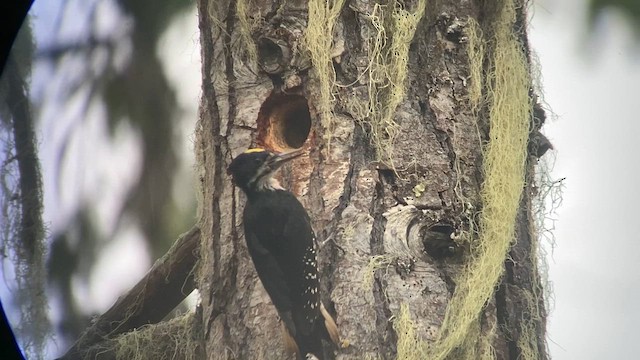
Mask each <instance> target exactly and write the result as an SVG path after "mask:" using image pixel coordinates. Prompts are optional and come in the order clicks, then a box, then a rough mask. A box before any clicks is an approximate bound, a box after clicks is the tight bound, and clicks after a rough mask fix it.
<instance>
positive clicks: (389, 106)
mask: <svg viewBox="0 0 640 360" xmlns="http://www.w3.org/2000/svg"><path fill="white" fill-rule="evenodd" d="M426 4H427V2H426V0H419V1H418V2H417V3H416V4H415V9H413V11H410V10H407V9H406V8H405V5H404V4H403V3H401V2H398V1H392V2H391V3H390V4H388V5H381V4H375V5H374V6H373V8H372V10H371V13H370V14H368V15H367V16H366V18H367V19H368V20H369V22H370V23H369V25H370V31H371V34H370V36H368V37H367V41H366V44H365V46H366V49H367V58H368V61H369V63H368V66H367V68H366V71H365V74H363V76H364V77H366V83H367V86H368V91H367V93H368V99H367V100H368V101H367V102H366V103H365V104H362V103H360V101H359V100H358V99H352V100H347V105H348V106H349V108H350V112H351V113H353V114H355V115H356V116H357V119H358V120H359V121H361V122H362V123H363V124H365V125H367V126H366V127H365V128H366V129H367V130H368V133H369V136H370V138H371V142H372V144H373V146H374V147H375V149H376V156H377V158H378V160H380V161H383V162H386V163H388V164H389V165H390V166H391V167H393V160H392V150H393V144H394V140H395V138H396V135H397V132H398V124H397V123H396V121H395V119H394V117H395V112H396V109H397V107H398V105H400V103H401V102H402V101H404V99H405V95H406V79H407V74H408V72H407V64H408V62H409V47H410V45H411V42H412V41H413V37H414V35H415V32H416V28H417V26H418V24H419V23H420V20H421V19H422V17H423V16H424V12H425V8H426Z"/></svg>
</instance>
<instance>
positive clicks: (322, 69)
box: [304, 0, 344, 145]
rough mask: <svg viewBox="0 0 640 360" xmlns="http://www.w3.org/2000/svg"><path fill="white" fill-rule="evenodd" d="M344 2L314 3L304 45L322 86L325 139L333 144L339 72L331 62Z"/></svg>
mask: <svg viewBox="0 0 640 360" xmlns="http://www.w3.org/2000/svg"><path fill="white" fill-rule="evenodd" d="M343 5H344V0H310V1H309V23H308V25H307V30H306V31H305V34H304V44H305V45H306V48H307V49H308V50H309V53H310V57H311V62H312V63H313V67H314V74H315V75H316V77H317V79H318V82H319V86H318V91H319V95H320V98H319V99H318V102H317V105H316V106H317V107H318V109H317V110H318V113H319V116H320V121H321V122H322V124H323V126H324V128H325V140H326V141H327V144H328V145H329V144H330V143H331V133H332V131H333V106H332V103H333V99H334V87H335V82H336V72H335V69H334V68H333V63H332V59H331V47H332V45H333V28H334V26H335V24H336V20H337V18H338V16H339V15H340V10H342V6H343Z"/></svg>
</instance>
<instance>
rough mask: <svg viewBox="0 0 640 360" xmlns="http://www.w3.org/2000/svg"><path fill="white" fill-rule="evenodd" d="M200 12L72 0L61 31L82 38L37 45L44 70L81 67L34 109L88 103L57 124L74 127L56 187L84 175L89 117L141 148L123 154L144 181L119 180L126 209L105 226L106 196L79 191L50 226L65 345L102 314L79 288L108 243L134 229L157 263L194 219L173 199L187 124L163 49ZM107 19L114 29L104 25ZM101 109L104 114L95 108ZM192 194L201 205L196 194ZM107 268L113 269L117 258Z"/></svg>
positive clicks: (150, 0) (63, 147) (173, 1)
mask: <svg viewBox="0 0 640 360" xmlns="http://www.w3.org/2000/svg"><path fill="white" fill-rule="evenodd" d="M193 7H194V3H193V2H189V1H183V0H163V1H158V0H91V1H84V2H83V1H80V0H65V1H62V2H61V6H60V8H59V9H60V10H59V12H58V14H57V16H58V17H57V19H56V20H55V21H56V22H57V27H58V29H54V30H55V31H59V32H58V34H63V33H64V32H65V24H66V23H69V22H76V23H82V22H84V23H85V25H84V26H82V27H80V30H81V31H82V32H81V33H77V34H76V36H70V37H64V36H60V37H58V38H57V39H59V40H54V41H51V42H48V44H47V45H45V46H39V47H38V51H37V55H36V64H37V65H39V66H44V67H49V68H52V69H54V70H53V71H54V72H55V71H56V70H55V69H60V70H61V72H62V73H68V71H69V68H68V67H67V66H68V64H70V63H71V64H73V65H72V68H73V70H72V76H69V77H68V78H67V81H65V82H64V84H63V86H61V87H60V88H58V89H56V94H55V96H49V97H46V98H45V99H44V101H42V102H37V101H36V102H35V104H36V106H38V107H40V108H44V107H47V106H49V104H47V101H50V99H51V100H53V101H60V100H62V101H74V99H82V100H75V101H78V102H79V103H80V104H79V105H78V104H76V105H75V106H79V107H80V111H76V112H75V113H74V115H72V116H70V117H71V119H68V121H64V120H62V119H55V122H56V124H55V126H56V127H57V126H59V123H65V122H66V123H67V128H66V131H65V132H64V133H63V134H62V135H61V136H62V138H61V140H60V141H59V142H58V144H60V146H58V147H57V149H56V150H57V153H56V154H55V155H54V156H55V157H54V161H55V163H56V164H57V166H56V168H57V169H58V171H57V173H56V174H55V175H54V176H55V181H57V185H56V186H57V188H59V189H60V191H61V192H64V191H65V190H63V189H62V188H63V187H68V186H69V184H68V183H67V180H68V179H69V177H74V176H78V174H77V173H76V174H73V172H74V171H75V172H82V171H84V170H83V169H81V168H80V169H78V168H76V169H75V170H71V171H68V170H69V167H66V164H65V163H67V164H68V162H67V161H69V159H70V157H71V156H72V155H71V154H70V152H71V151H77V150H78V148H77V147H73V145H74V143H75V141H77V140H74V137H82V136H83V134H82V133H81V132H82V131H81V130H80V129H81V128H82V127H83V124H82V123H83V122H85V121H87V120H88V118H89V117H96V116H97V117H100V118H101V119H100V121H103V122H105V123H106V124H107V125H108V129H109V132H108V133H109V135H110V136H111V137H112V139H111V141H112V142H114V144H116V146H117V143H118V139H117V136H116V135H117V133H118V129H119V128H124V129H126V130H125V131H131V132H133V133H135V134H136V143H137V146H136V149H135V151H136V152H139V154H138V155H135V154H131V158H129V157H127V156H126V155H125V156H120V157H119V161H127V160H128V159H132V160H133V159H136V158H138V159H140V160H139V161H133V163H134V164H136V165H137V167H138V168H137V169H133V170H132V171H133V172H134V173H137V178H134V179H133V181H131V182H130V184H128V186H126V185H127V184H126V181H125V184H121V185H122V186H125V187H126V188H125V189H124V196H123V198H122V199H121V203H119V204H118V203H116V204H115V207H114V208H113V211H114V212H115V214H112V215H110V216H112V218H113V219H114V221H113V222H111V223H109V224H105V222H104V219H101V218H100V217H99V214H100V210H99V209H97V208H98V206H100V204H97V203H96V202H97V201H100V198H101V196H102V197H103V198H104V196H105V194H94V195H96V196H95V197H94V198H92V196H91V195H92V194H90V193H89V194H84V195H81V194H79V195H77V196H79V197H80V198H81V199H80V201H79V202H78V205H77V207H76V208H75V209H74V210H73V214H72V215H71V216H70V217H69V218H68V220H67V221H66V223H64V224H60V226H59V227H58V226H56V228H54V229H52V230H53V231H52V233H51V234H50V235H51V241H50V254H49V257H48V258H49V261H48V263H47V274H48V281H49V288H50V290H52V291H51V294H52V295H50V296H54V297H56V299H52V302H53V303H54V304H55V305H56V307H57V309H56V311H57V312H59V315H58V316H56V317H57V318H58V319H59V321H57V322H56V323H55V324H54V325H55V330H56V332H57V336H56V338H58V339H60V340H58V341H59V342H62V343H61V344H58V345H59V346H60V347H61V348H62V349H64V348H66V346H67V345H68V344H69V342H72V341H74V340H75V339H77V337H78V336H79V335H80V333H81V332H82V330H84V329H85V328H86V327H87V325H88V324H89V321H90V317H91V316H92V315H96V314H92V313H91V311H92V310H93V311H95V308H94V309H92V307H91V306H87V304H83V303H82V302H85V301H89V300H88V297H87V296H86V290H84V291H83V290H80V289H79V288H78V287H79V286H78V284H84V285H85V286H89V282H90V281H91V280H92V271H93V270H94V266H95V264H96V262H97V261H98V257H99V256H100V255H101V252H102V250H103V249H104V248H105V247H106V246H107V245H108V244H109V243H110V242H112V241H114V240H116V238H117V237H118V236H122V232H123V230H124V231H126V228H127V227H129V228H131V227H133V228H136V229H137V231H139V233H141V235H142V238H143V239H144V241H145V242H146V249H147V250H148V251H149V253H150V258H151V259H157V258H158V257H160V256H161V255H162V254H164V253H165V251H166V250H167V249H168V248H169V247H170V245H171V243H172V242H173V240H175V238H176V237H177V235H178V234H180V233H181V232H183V231H185V230H187V229H188V228H189V226H190V225H191V224H192V223H193V222H194V221H195V204H193V202H192V204H191V205H193V206H191V207H189V208H187V209H184V208H180V207H179V206H178V204H176V202H177V201H180V200H182V201H184V199H178V200H176V199H175V198H174V196H175V195H176V192H175V191H174V185H175V182H176V181H177V180H176V176H177V175H182V176H184V175H185V174H184V173H179V172H178V171H177V170H178V167H179V164H178V161H179V155H178V154H177V152H178V151H179V145H180V144H177V141H181V140H180V139H177V136H176V135H177V134H179V131H178V129H177V128H178V127H180V126H181V122H180V119H181V109H180V107H179V104H178V101H177V99H176V90H175V88H174V86H176V84H172V83H171V82H170V81H169V79H168V78H167V75H166V73H165V71H164V68H163V63H162V61H163V59H162V58H161V55H160V52H159V49H158V45H159V39H160V38H161V36H162V35H163V33H164V32H165V31H166V30H167V28H168V27H169V26H170V24H171V22H172V21H173V20H174V19H175V18H176V17H178V16H180V15H184V13H185V12H187V11H189V10H192V9H193ZM105 22H107V23H110V24H115V26H113V25H111V26H109V25H106V26H105V25H104V24H102V25H101V23H105ZM195 31H196V30H195V29H192V30H191V33H188V34H185V41H189V40H190V39H191V35H192V34H193V33H194V32H195ZM198 70H199V69H198ZM45 91H46V90H45ZM96 103H97V104H99V105H96ZM94 107H97V109H99V110H102V111H91V109H92V108H94ZM41 113H42V112H41ZM54 117H55V116H54ZM43 120H44V121H47V120H46V119H43ZM121 125H124V127H121ZM49 126H54V125H53V124H48V125H45V124H42V125H41V128H43V129H44V128H47V127H49ZM80 141H82V140H80ZM182 141H186V139H183V140H182ZM84 146H92V145H91V144H85V145H84ZM80 151H82V149H80ZM92 153H94V152H93V151H90V152H89V154H92ZM101 160H102V159H101V158H99V157H98V158H96V159H93V158H91V155H89V156H86V157H84V161H86V162H87V163H86V164H84V165H80V167H82V166H88V167H90V166H92V165H97V166H100V164H97V163H93V161H101ZM80 176H81V177H82V175H80ZM187 176H188V175H187ZM189 180H190V179H187V181H189ZM116 186H117V185H116ZM93 189H96V188H93ZM192 191H193V187H192ZM177 194H178V195H181V193H177ZM182 195H183V196H184V194H183V193H182ZM107 197H108V195H107ZM190 197H191V198H192V199H193V198H194V197H193V194H191V195H190ZM111 256H113V255H111ZM140 260H141V261H143V262H144V259H140ZM106 263H107V265H106V266H107V267H108V266H109V264H108V263H109V259H106ZM133 280H135V281H137V280H138V279H133ZM102 285H105V286H108V284H102ZM92 286H101V285H100V284H98V285H92ZM83 292H84V296H83ZM87 311H90V312H87Z"/></svg>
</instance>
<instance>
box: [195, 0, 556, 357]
mask: <svg viewBox="0 0 640 360" xmlns="http://www.w3.org/2000/svg"><path fill="white" fill-rule="evenodd" d="M525 5H526V4H525V3H523V2H522V0H506V1H499V0H470V1H452V0H439V1H427V2H424V1H393V0H392V1H387V2H384V1H383V2H381V3H376V2H374V1H367V0H352V1H346V2H345V3H344V4H342V3H341V1H337V0H333V1H331V0H329V1H324V0H323V1H318V0H311V1H309V2H307V1H301V0H300V1H281V0H274V1H268V0H252V1H249V0H235V1H224V0H220V1H219V0H198V8H199V27H200V33H201V47H202V59H203V63H202V76H203V85H202V100H201V106H200V119H199V123H198V125H197V129H196V135H197V140H196V153H197V159H198V163H199V179H200V185H201V193H202V195H201V214H200V216H201V217H200V219H201V220H200V224H199V226H200V228H201V231H202V248H201V251H200V254H201V259H200V264H199V266H200V267H199V270H198V276H197V283H198V285H197V286H198V288H199V289H200V293H201V297H202V312H201V315H202V331H203V336H204V342H205V343H204V344H205V346H204V348H205V353H206V354H207V358H209V359H283V358H285V355H284V350H283V343H282V339H281V337H280V334H279V330H276V329H279V324H278V321H279V320H278V318H277V315H276V312H275V309H274V308H273V306H272V305H271V303H270V300H269V298H268V296H267V294H266V292H265V291H264V289H263V288H262V285H261V284H260V283H259V281H258V278H257V276H256V274H255V270H254V268H253V265H252V263H251V261H250V258H249V256H248V253H247V249H246V246H245V243H244V238H243V234H242V217H241V214H242V207H243V204H244V198H243V196H242V195H241V193H240V192H239V191H238V190H237V189H234V188H233V186H232V184H231V181H230V178H229V177H228V175H227V174H226V166H227V165H228V163H229V162H230V161H231V159H232V158H233V157H235V156H236V155H238V154H239V153H240V152H242V151H243V150H245V149H246V148H248V147H250V146H263V147H268V148H271V149H274V150H278V151H284V150H288V149H293V148H300V147H303V148H305V149H308V153H309V155H308V156H305V157H303V158H301V159H299V160H297V161H296V162H295V164H293V165H290V166H289V167H288V168H286V169H285V170H284V171H283V175H282V180H283V183H284V184H285V185H286V187H288V188H290V189H292V191H294V192H295V193H296V194H297V195H298V197H299V198H300V199H301V201H302V202H303V204H304V205H305V206H306V208H307V209H308V211H309V213H310V215H311V218H312V219H313V223H314V228H315V231H316V233H317V235H318V239H320V241H321V243H322V244H321V247H320V251H319V264H320V269H321V274H322V284H323V288H322V293H323V298H324V302H325V304H326V305H327V307H328V309H329V310H330V312H332V313H333V314H335V317H336V320H337V323H338V327H339V329H340V331H341V334H342V336H343V338H345V339H346V340H348V341H349V343H350V346H348V347H346V348H344V349H337V350H335V353H333V352H332V355H331V356H332V357H335V358H336V359H365V358H371V359H377V358H380V359H392V358H396V357H398V358H404V359H418V358H427V357H429V358H451V359H457V358H469V359H475V358H498V359H520V358H526V359H538V358H539V359H544V358H546V357H547V355H546V347H545V331H544V329H545V310H544V301H543V298H542V290H541V284H540V280H539V276H538V273H537V269H536V264H537V259H536V254H535V249H536V241H535V230H534V229H533V227H532V220H531V218H532V210H531V198H530V196H531V194H532V191H530V190H531V189H530V187H531V186H532V181H531V180H532V174H533V166H534V163H535V159H534V158H533V157H531V156H528V155H527V154H526V151H527V150H526V139H525V143H524V150H522V151H524V152H523V154H524V155H523V157H522V161H520V160H518V159H516V161H515V164H516V165H518V166H515V168H514V169H515V170H514V171H515V172H518V171H521V172H522V176H520V177H519V178H521V179H520V180H521V181H522V183H521V184H520V185H519V187H518V189H519V190H518V194H517V196H516V198H515V200H516V204H515V205H514V206H515V208H514V209H518V210H517V218H516V214H515V212H514V213H513V216H511V217H509V216H506V217H505V218H502V219H499V220H500V221H501V222H503V223H504V224H506V226H507V228H509V229H511V230H509V229H507V230H506V231H507V233H509V231H510V234H511V237H510V238H509V239H508V241H507V243H505V244H506V247H504V250H501V251H495V252H494V253H495V254H494V255H495V256H497V260H492V261H494V262H495V261H497V264H498V265H499V266H497V267H496V269H495V271H494V273H495V274H497V275H496V277H495V281H494V280H493V278H491V277H488V278H487V279H486V281H487V284H483V285H486V288H488V289H489V290H490V292H489V293H487V294H486V296H485V294H484V293H482V291H484V290H479V289H477V288H476V287H474V286H471V285H470V287H469V288H465V287H464V286H461V285H460V282H461V281H463V280H464V279H466V278H468V277H472V276H473V274H469V272H473V271H474V269H476V268H474V266H476V265H474V260H473V259H484V258H482V256H484V255H486V254H484V255H483V253H482V250H481V248H482V246H483V245H482V244H481V242H482V241H484V240H485V239H490V240H491V239H493V237H492V235H491V234H488V233H486V232H487V230H486V228H485V227H486V226H487V225H486V224H483V221H485V218H486V217H485V215H486V213H487V212H488V211H490V209H488V208H489V207H491V206H492V205H491V204H489V205H491V206H488V205H487V204H485V203H484V202H485V201H486V197H484V196H483V195H482V194H483V185H484V184H485V181H486V177H487V176H489V175H488V173H489V172H490V171H491V169H492V168H491V167H490V166H492V165H491V164H485V152H483V150H484V149H485V145H488V146H491V145H492V141H494V140H496V139H497V140H496V143H497V141H498V140H500V139H499V138H500V136H501V135H500V134H497V133H496V134H494V133H493V131H494V129H493V126H496V127H497V126H498V125H495V124H497V123H496V121H499V120H500V119H502V120H504V118H505V116H504V113H505V111H506V117H507V118H509V119H508V120H506V121H507V123H508V124H510V123H511V121H513V122H515V123H517V122H520V123H525V124H526V129H525V132H526V131H529V130H531V131H532V132H533V131H534V130H537V129H538V128H539V127H540V126H541V123H542V121H541V119H542V116H538V117H537V118H534V116H533V114H534V111H533V107H534V104H535V95H534V94H533V91H532V90H531V89H532V84H531V83H532V82H531V79H530V77H529V76H528V74H529V60H528V48H527V47H528V45H527V40H526V24H525V19H526V16H525V11H526V6H525ZM310 8H311V9H310ZM334 14H335V16H333V15H334ZM312 29H313V30H314V31H315V32H312V31H311V30H312ZM504 29H506V32H505V30H504ZM414 31H415V33H414ZM505 46H506V47H509V46H511V47H510V48H509V49H511V48H515V52H511V53H509V52H506V53H507V55H504V54H503V50H504V49H503V48H504V47H505ZM405 52H406V53H405ZM514 53H515V55H513V54H514ZM509 54H511V55H509ZM502 55H504V57H505V58H506V60H505V61H506V64H507V65H503V63H504V62H501V61H503V60H504V59H503V58H501V56H502ZM509 56H512V57H513V56H515V58H518V59H519V58H522V59H524V67H522V66H521V67H520V68H519V67H518V65H517V64H518V62H517V61H515V60H514V59H511V58H509ZM405 60H406V62H405ZM513 64H516V65H513ZM505 66H512V67H513V69H511V68H508V69H505V68H504V67H505ZM510 71H513V72H514V73H517V74H516V75H517V76H514V77H516V78H517V77H518V76H520V75H522V76H523V78H524V79H525V81H523V82H522V81H521V82H519V83H515V84H514V85H513V86H514V89H516V90H515V92H516V93H518V94H520V93H522V92H524V94H525V97H524V100H522V98H518V100H517V101H520V103H519V104H518V103H516V105H517V106H519V108H524V112H519V113H518V112H517V111H516V112H509V111H510V110H509V109H507V110H505V111H503V116H502V118H501V117H500V114H498V115H496V114H497V113H498V112H499V111H498V110H499V109H500V107H501V106H502V105H501V102H500V100H499V94H500V93H501V92H502V93H504V91H506V90H505V88H504V87H501V86H502V85H501V84H503V83H504V82H505V80H504V79H501V78H500V76H499V75H500V74H505V73H507V74H509V72H510ZM508 82H509V79H507V80H506V83H508ZM514 96H515V95H514ZM525 135H526V133H525ZM521 143H522V142H521ZM520 148H522V146H520ZM487 151H490V150H487ZM497 172H498V173H500V171H497ZM498 175H500V174H498ZM505 192H506V191H505ZM511 203H513V201H511ZM518 204H519V205H518ZM509 244H517V245H515V246H511V247H509ZM491 249H493V248H490V250H491ZM507 252H508V253H507ZM478 266H480V267H481V266H483V265H478ZM481 269H483V270H482V271H484V270H486V268H481ZM465 272H466V273H465ZM500 275H501V276H500ZM498 280H499V282H498ZM471 284H472V283H471ZM465 289H466V290H465ZM494 289H495V290H496V291H494ZM476 290H477V291H478V292H479V293H480V295H478V296H477V299H479V300H475V301H476V302H475V303H466V302H464V299H465V297H464V294H465V291H467V292H471V293H474V292H475V291H476ZM456 292H459V293H460V294H461V295H460V297H461V299H462V300H460V301H462V302H463V304H464V306H462V308H463V309H462V310H460V309H458V308H453V309H449V310H448V309H447V308H448V305H450V302H451V299H453V298H454V297H455V296H456V295H455V294H456ZM474 294H475V293H474ZM474 296H475V295H474ZM469 309H472V310H471V311H470V313H468V314H466V315H465V314H463V313H462V312H464V311H468V310H469ZM473 309H475V310H473ZM476 310H477V311H476ZM445 316H446V317H447V318H450V319H451V320H450V321H451V324H453V325H460V324H463V325H464V326H463V327H464V329H463V330H461V332H458V333H456V332H455V330H456V329H453V330H452V328H451V327H450V328H444V326H443V321H445V320H444V319H445ZM458 318H460V319H462V320H460V321H457V320H455V319H458ZM465 319H468V321H466V320H465ZM465 321H466V322H465ZM458 328H459V327H458ZM411 330H412V331H411ZM407 344H408V345H407ZM416 354H417V355H416Z"/></svg>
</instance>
